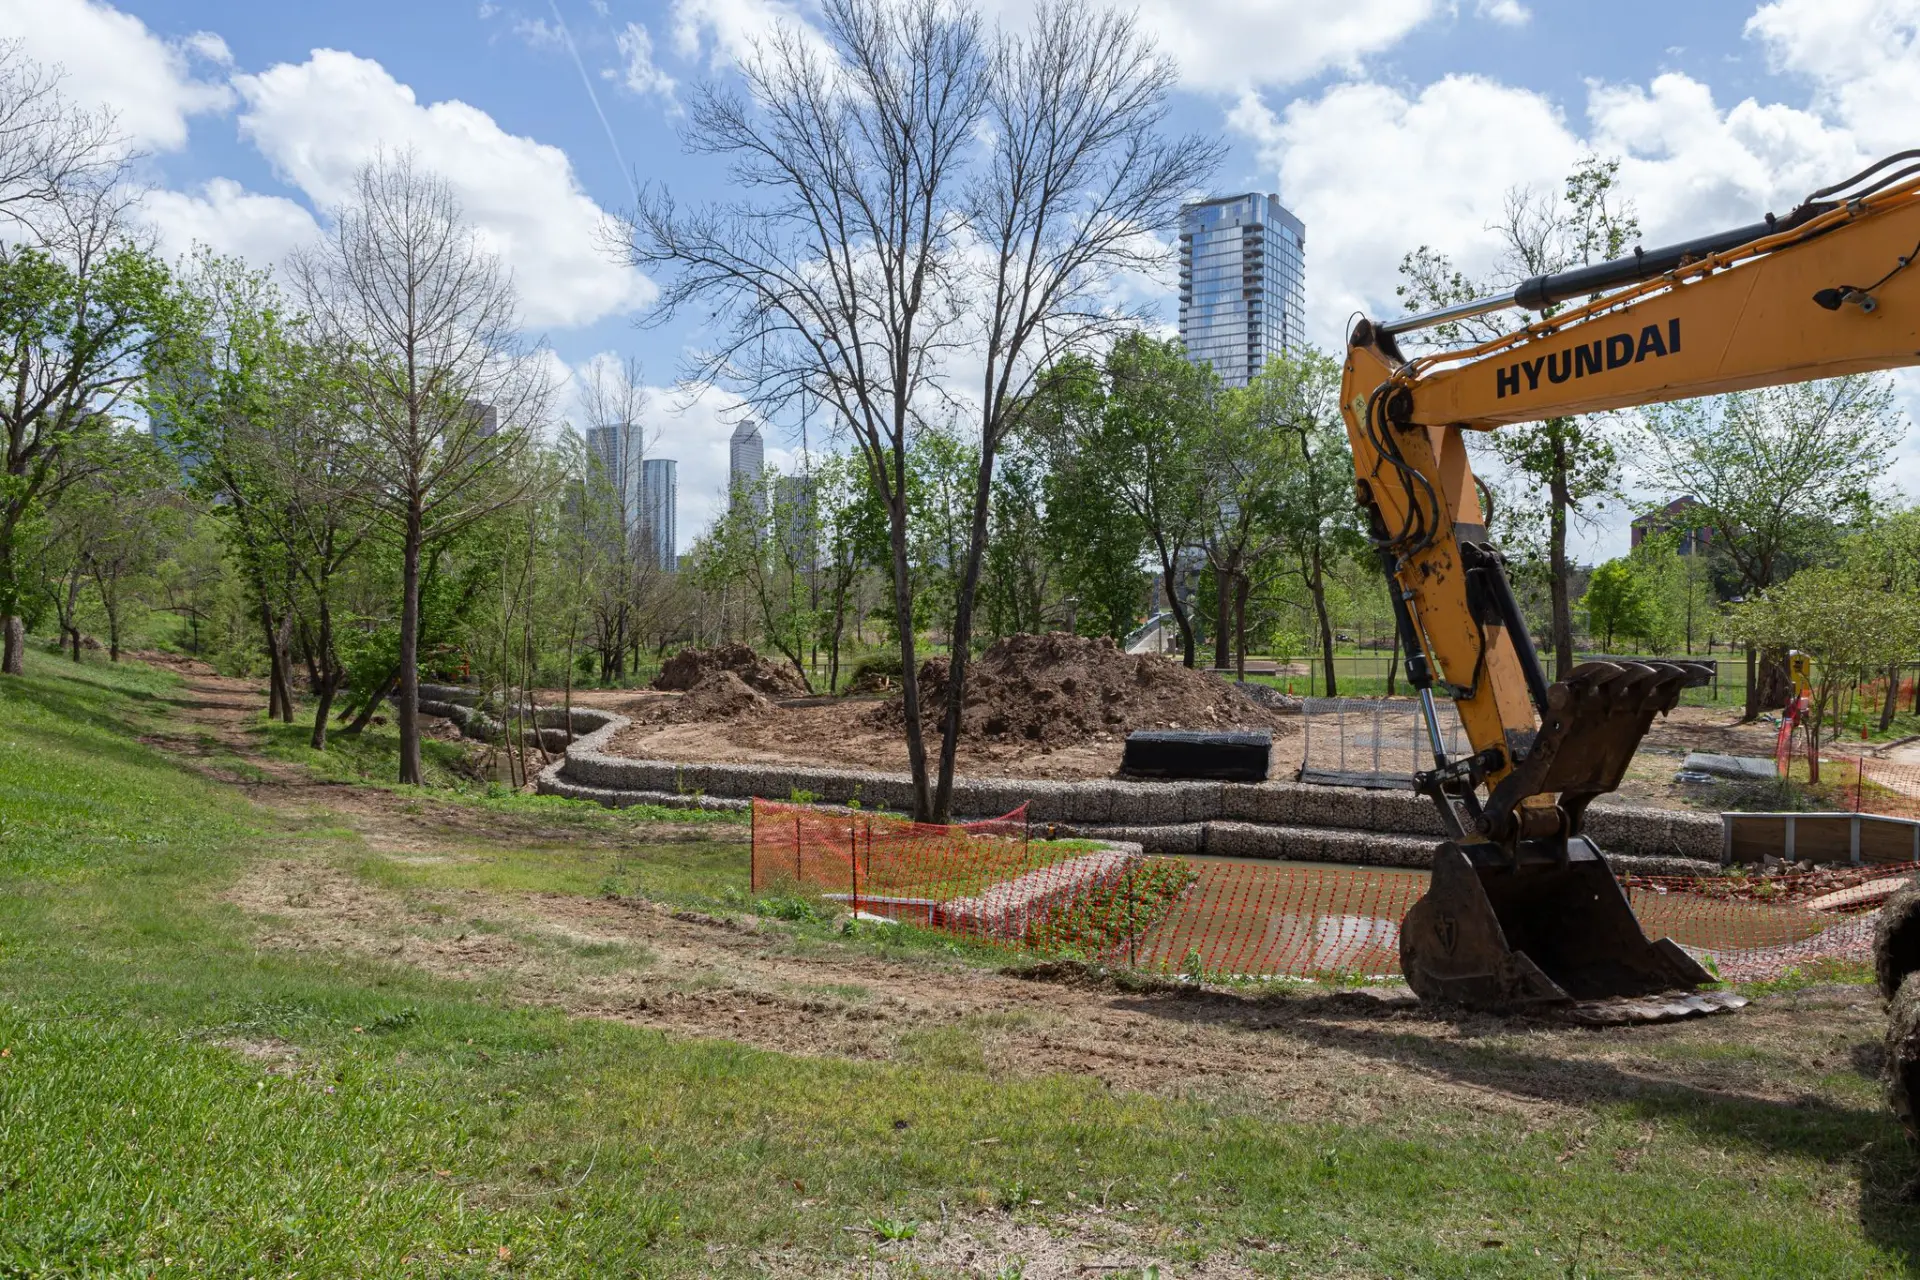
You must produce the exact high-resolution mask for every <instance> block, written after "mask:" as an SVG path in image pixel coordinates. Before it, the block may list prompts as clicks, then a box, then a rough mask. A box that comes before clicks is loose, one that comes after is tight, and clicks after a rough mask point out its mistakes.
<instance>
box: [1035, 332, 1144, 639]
mask: <svg viewBox="0 0 1920 1280" xmlns="http://www.w3.org/2000/svg"><path fill="white" fill-rule="evenodd" d="M1101 377H1102V374H1101V369H1100V366H1099V365H1098V364H1096V363H1095V362H1093V361H1091V360H1087V359H1084V358H1079V357H1073V358H1069V359H1066V360H1062V361H1061V362H1060V363H1059V364H1057V365H1056V366H1054V368H1053V370H1052V371H1051V372H1050V373H1049V376H1048V378H1047V380H1046V382H1045V383H1044V384H1043V386H1042V389H1041V391H1040V392H1039V394H1038V396H1037V397H1036V403H1035V406H1034V409H1033V418H1032V423H1031V426H1030V428H1029V435H1030V438H1031V439H1032V440H1033V441H1034V442H1035V443H1034V448H1035V451H1036V452H1038V453H1040V454H1041V455H1042V457H1043V460H1044V466H1045V475H1044V477H1043V478H1042V480H1041V492H1042V502H1043V504H1044V507H1045V514H1044V517H1043V520H1044V527H1043V531H1042V533H1043V536H1044V538H1045V539H1046V542H1047V544H1048V545H1049V546H1050V547H1051V548H1052V550H1053V554H1054V555H1055V556H1056V557H1057V558H1058V563H1059V570H1058V576H1059V583H1060V590H1061V592H1062V593H1063V594H1065V595H1068V596H1071V597H1073V599H1074V600H1075V602H1076V603H1075V605H1074V609H1073V621H1074V629H1075V630H1076V631H1078V632H1079V633H1080V634H1082V635H1091V636H1106V637H1107V638H1108V639H1110V640H1112V641H1113V642H1114V643H1115V644H1120V643H1122V642H1124V641H1125V640H1126V638H1127V635H1128V633H1130V632H1131V631H1132V630H1133V628H1134V624H1135V623H1136V622H1138V621H1139V619H1140V606H1141V602H1142V599H1143V597H1144V595H1145V586H1146V576H1145V574H1144V573H1143V572H1142V571H1141V553H1142V550H1143V548H1144V546H1145V542H1146V535H1145V531H1144V527H1143V526H1142V524H1141V522H1140V520H1139V518H1138V517H1137V516H1136V515H1135V513H1134V509H1133V507H1132V506H1130V505H1129V503H1128V502H1127V501H1126V500H1125V499H1124V498H1123V497H1122V496H1121V495H1120V494H1118V493H1116V492H1115V490H1114V489H1113V487H1112V485H1110V484H1109V483H1108V481H1107V475H1108V472H1109V469H1110V468H1109V466H1108V465H1105V464H1104V460H1103V459H1099V458H1088V457H1085V456H1084V455H1083V454H1082V452H1081V448H1080V446H1081V444H1082V443H1083V442H1084V441H1085V440H1086V439H1087V438H1088V432H1087V431H1085V430H1081V429H1077V428H1079V427H1082V426H1084V425H1085V423H1086V421H1087V415H1098V414H1099V413H1100V412H1102V408H1103V402H1104V399H1105V392H1104V388H1103V386H1102V382H1101Z"/></svg>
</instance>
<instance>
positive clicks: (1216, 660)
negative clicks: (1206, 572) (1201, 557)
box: [1213, 565, 1233, 671]
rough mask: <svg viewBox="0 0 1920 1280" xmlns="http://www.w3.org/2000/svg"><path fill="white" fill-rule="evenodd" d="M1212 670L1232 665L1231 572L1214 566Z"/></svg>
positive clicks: (1221, 669)
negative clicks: (1229, 620)
mask: <svg viewBox="0 0 1920 1280" xmlns="http://www.w3.org/2000/svg"><path fill="white" fill-rule="evenodd" d="M1213 586H1214V592H1213V669H1214V670H1215V671H1225V670H1226V669H1227V668H1228V667H1230V666H1232V665H1233V628H1232V627H1231V626H1229V625H1228V621H1227V620H1228V619H1229V618H1231V617H1232V616H1233V571H1232V570H1230V569H1224V568H1221V567H1220V566H1218V565H1215V566H1214V570H1213Z"/></svg>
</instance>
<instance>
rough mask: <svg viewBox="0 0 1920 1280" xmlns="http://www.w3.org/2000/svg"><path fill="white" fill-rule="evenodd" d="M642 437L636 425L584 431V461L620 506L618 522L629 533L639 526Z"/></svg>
mask: <svg viewBox="0 0 1920 1280" xmlns="http://www.w3.org/2000/svg"><path fill="white" fill-rule="evenodd" d="M645 455H646V433H645V432H644V431H642V430H641V428H640V425H639V424H638V423H633V422H620V423H614V424H613V425H611V426H605V427H588V428H587V457H588V458H589V459H590V460H591V461H592V462H593V464H594V466H595V468H596V469H597V470H598V471H599V474H600V475H601V476H603V477H605V480H606V484H607V487H608V488H609V489H610V490H611V491H612V493H613V495H614V497H615V498H616V500H618V502H619V503H620V519H621V521H622V523H624V524H625V525H626V527H627V532H628V533H632V532H633V531H634V529H635V528H637V527H638V526H639V522H640V466H641V463H642V461H643V460H644V458H645Z"/></svg>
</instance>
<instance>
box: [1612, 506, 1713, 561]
mask: <svg viewBox="0 0 1920 1280" xmlns="http://www.w3.org/2000/svg"><path fill="white" fill-rule="evenodd" d="M1663 533H1670V534H1673V535H1674V544H1675V545H1674V550H1676V551H1678V552H1679V553H1680V554H1681V555H1683V556H1703V555H1706V554H1707V552H1708V551H1709V550H1710V549H1711V547H1712V543H1713V529H1712V527H1711V526H1709V525H1708V524H1706V523H1705V516H1704V515H1703V508H1702V506H1701V503H1700V500H1699V499H1697V498H1694V497H1692V496H1691V495H1689V496H1688V497H1685V498H1675V499H1674V500H1673V501H1672V502H1669V503H1668V504H1667V505H1666V506H1664V507H1660V508H1657V509H1655V510H1653V511H1647V512H1643V513H1641V514H1640V515H1637V516H1635V517H1634V518H1633V523H1632V524H1631V525H1630V526H1629V528H1628V536H1629V537H1630V538H1631V539H1632V545H1634V546H1636V547H1637V546H1639V545H1640V544H1641V543H1643V542H1645V541H1646V540H1647V539H1648V538H1650V537H1658V536H1660V535H1661V534H1663Z"/></svg>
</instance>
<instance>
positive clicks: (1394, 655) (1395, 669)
mask: <svg viewBox="0 0 1920 1280" xmlns="http://www.w3.org/2000/svg"><path fill="white" fill-rule="evenodd" d="M1399 678H1400V628H1399V627H1398V626H1397V625H1396V626H1395V627H1394V629H1393V648H1392V649H1391V650H1389V651H1388V654H1387V696H1388V697H1389V698H1391V697H1392V696H1393V690H1394V685H1395V683H1396V682H1397V681H1398V680H1399Z"/></svg>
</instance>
